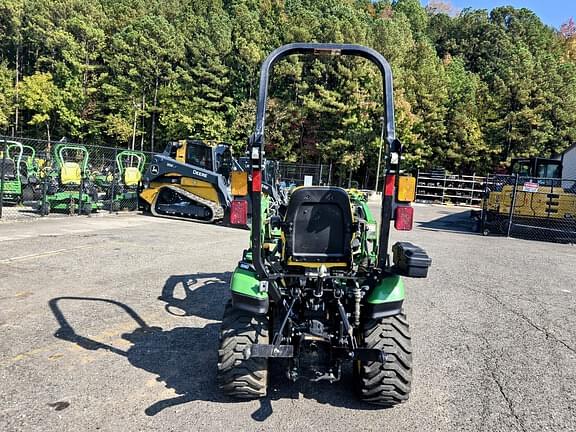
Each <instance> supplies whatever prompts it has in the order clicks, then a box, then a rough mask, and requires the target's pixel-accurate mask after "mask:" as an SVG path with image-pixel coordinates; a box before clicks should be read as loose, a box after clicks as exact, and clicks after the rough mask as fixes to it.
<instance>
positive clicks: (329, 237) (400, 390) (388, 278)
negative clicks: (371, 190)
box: [218, 43, 431, 407]
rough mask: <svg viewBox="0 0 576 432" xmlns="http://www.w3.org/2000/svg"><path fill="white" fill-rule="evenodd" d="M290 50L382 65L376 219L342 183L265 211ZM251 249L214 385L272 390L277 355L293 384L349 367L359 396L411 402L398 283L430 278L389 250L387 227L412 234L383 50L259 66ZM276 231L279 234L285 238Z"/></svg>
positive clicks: (326, 49)
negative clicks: (272, 122)
mask: <svg viewBox="0 0 576 432" xmlns="http://www.w3.org/2000/svg"><path fill="white" fill-rule="evenodd" d="M293 54H309V55H352V56H360V57H363V58H366V59H368V60H370V61H372V62H373V63H375V64H376V65H377V66H378V68H379V70H380V72H381V73H382V76H383V82H384V86H383V87H384V113H383V115H384V119H385V122H384V126H385V132H386V135H385V137H386V143H387V145H386V146H385V149H386V154H385V159H384V160H385V169H386V172H385V187H384V191H383V194H382V207H381V224H380V226H379V234H376V221H375V220H374V217H373V216H372V214H371V213H370V209H369V207H368V205H367V200H366V196H365V195H363V194H361V193H359V192H347V191H346V190H344V189H341V188H339V187H326V186H318V187H298V188H296V189H294V190H293V191H292V192H291V193H290V196H289V198H288V202H287V206H286V210H285V213H284V215H283V216H279V215H277V214H273V212H272V213H271V212H268V209H267V208H266V203H265V200H263V193H262V192H263V188H262V170H263V155H264V130H265V114H266V102H267V97H268V96H267V95H268V82H269V72H270V69H271V68H272V66H273V65H274V64H275V63H276V62H277V61H278V60H280V59H282V58H285V57H287V56H289V55H293ZM250 147H251V149H250V150H251V151H250V176H249V188H248V189H249V195H250V198H251V201H252V204H253V208H254V209H255V208H260V209H261V211H260V212H258V211H253V212H252V222H251V223H252V230H251V236H250V240H251V241H250V247H249V248H248V249H247V250H245V251H244V253H243V256H242V259H241V260H240V262H239V264H238V266H237V268H236V270H235V271H234V273H233V276H232V280H231V282H230V290H231V301H230V302H229V303H228V304H227V305H226V307H225V311H224V316H223V319H222V327H221V333H220V347H219V351H218V355H219V359H218V381H219V386H220V388H221V389H222V391H223V392H224V393H225V394H227V395H229V396H233V397H236V398H248V399H250V398H260V397H264V396H265V395H266V392H267V383H268V379H269V374H268V364H269V360H270V359H274V360H275V361H277V362H278V363H279V365H280V366H281V369H282V370H283V371H284V373H285V375H286V376H287V377H288V378H289V379H290V380H294V381H295V380H297V379H300V378H303V379H308V380H310V381H313V382H318V381H328V382H336V381H338V380H340V379H341V377H342V373H343V372H342V370H343V366H344V365H345V364H346V363H347V362H351V363H352V364H351V366H352V370H353V373H354V383H355V386H356V390H357V392H358V395H359V397H360V398H361V399H362V400H364V401H366V402H370V403H374V404H379V405H381V406H384V407H391V406H394V405H396V404H398V403H401V402H403V401H406V400H407V399H408V396H409V393H410V386H411V369H412V355H411V352H412V348H411V343H410V333H409V326H408V320H407V317H406V314H405V312H404V308H403V303H404V282H403V279H402V276H407V277H426V276H427V272H428V267H429V266H430V263H431V260H430V258H429V257H428V255H427V254H426V252H425V251H424V250H422V249H421V248H419V247H417V246H414V245H413V244H411V243H407V242H399V243H396V244H395V245H394V246H393V248H392V252H393V258H392V260H391V259H390V257H389V255H388V246H389V240H390V231H391V222H392V221H394V226H395V227H396V229H397V230H409V229H411V228H412V218H413V207H411V205H410V203H411V202H412V201H413V200H414V192H415V188H414V186H415V184H414V180H413V178H407V177H399V176H398V175H397V174H398V173H399V166H398V163H399V161H400V160H401V158H400V151H401V145H400V142H399V141H398V140H397V139H396V137H395V126H394V104H393V95H392V74H391V70H390V66H389V64H388V62H387V61H386V60H385V59H384V58H383V57H382V56H381V55H380V54H379V53H377V52H376V51H374V50H372V49H370V48H366V47H362V46H358V45H337V44H302V43H297V44H291V45H286V46H283V47H281V48H279V49H277V50H276V51H274V52H273V53H272V54H270V56H269V57H268V58H267V59H266V60H265V62H264V63H263V65H262V69H261V76H260V92H259V99H258V104H257V114H256V131H255V133H254V134H253V135H252V137H251V139H250ZM278 231H279V233H280V235H278Z"/></svg>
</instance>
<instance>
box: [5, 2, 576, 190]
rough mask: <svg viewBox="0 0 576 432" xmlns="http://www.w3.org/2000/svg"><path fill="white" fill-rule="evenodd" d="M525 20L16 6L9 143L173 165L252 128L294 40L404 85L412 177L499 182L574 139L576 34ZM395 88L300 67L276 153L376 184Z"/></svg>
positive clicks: (510, 13) (275, 112)
mask: <svg viewBox="0 0 576 432" xmlns="http://www.w3.org/2000/svg"><path fill="white" fill-rule="evenodd" d="M574 28H575V26H574V22H573V20H572V21H570V20H568V21H567V22H566V24H565V25H563V26H562V27H561V28H560V29H559V30H558V31H556V30H554V29H552V28H550V27H548V26H546V25H544V24H543V23H542V22H541V21H540V19H539V18H538V17H537V16H535V15H534V14H533V13H532V12H531V11H529V10H527V9H515V8H512V7H499V8H496V9H494V10H492V11H487V10H472V9H467V10H464V11H457V10H455V9H454V8H452V7H451V6H450V4H449V2H441V1H440V2H431V5H429V7H428V8H424V7H423V6H422V5H421V2H420V1H418V0H394V1H392V0H378V1H368V0H226V1H224V0H184V1H179V0H163V1H160V0H58V1H48V0H4V1H3V2H1V3H0V128H2V129H3V130H4V131H5V132H12V133H18V134H23V135H31V136H47V135H48V136H62V135H65V136H68V137H70V138H72V139H75V140H79V141H83V142H88V143H90V142H96V143H103V142H104V143H107V144H111V145H119V146H138V147H141V148H143V149H149V150H159V149H160V148H161V147H162V145H163V143H164V142H165V141H167V140H173V139H177V138H181V137H184V136H194V137H196V138H201V139H209V140H224V141H228V142H230V143H231V144H232V145H233V147H234V150H235V152H236V153H237V154H241V153H242V152H243V151H244V150H245V148H246V143H247V139H248V136H249V135H250V133H251V131H252V124H253V121H254V112H255V97H256V92H257V88H258V72H259V67H260V64H261V62H262V60H263V59H264V58H265V56H266V55H267V54H268V53H269V52H270V51H271V50H273V49H274V48H276V47H277V46H279V45H281V44H283V43H290V42H303V41H318V42H339V43H359V44H364V45H368V46H371V47H373V48H375V49H376V50H378V51H379V52H381V53H382V54H383V55H384V56H385V57H386V58H387V59H388V60H389V62H390V63H391V66H392V70H393V73H394V81H395V107H396V122H397V134H398V136H399V138H400V139H401V140H402V142H403V144H404V146H405V161H406V162H407V165H406V166H407V168H408V169H417V168H425V167H431V166H444V167H445V168H447V169H451V170H454V171H466V172H472V171H475V172H479V173H480V172H482V173H484V172H487V171H490V170H491V169H492V168H493V167H494V166H496V165H498V164H499V163H500V162H501V161H507V160H508V161H509V160H510V159H511V158H512V157H517V156H534V155H541V156H546V155H550V154H553V153H558V152H560V151H562V150H563V149H564V148H565V147H566V146H568V145H570V144H572V143H573V142H576V32H575V31H574ZM381 92H382V84H381V82H380V80H379V78H378V73H377V71H376V70H375V68H374V67H373V66H371V65H370V64H369V63H367V62H365V61H358V60H351V59H348V58H316V59H314V60H312V59H310V58H291V59H288V60H285V61H282V62H280V63H279V64H277V65H276V67H275V70H274V75H273V77H272V81H271V100H270V103H269V115H268V129H267V136H266V139H267V141H266V142H267V154H268V156H272V157H276V158H278V159H283V160H291V161H301V162H310V163H317V162H323V163H330V162H332V163H333V164H334V166H338V167H339V169H340V171H341V172H340V177H341V178H340V180H341V181H342V182H343V183H346V182H347V181H350V180H351V179H352V178H356V179H357V180H362V181H369V180H370V179H372V180H373V179H374V177H375V170H376V165H377V154H378V148H379V137H380V125H381V123H380V117H381V100H380V99H381Z"/></svg>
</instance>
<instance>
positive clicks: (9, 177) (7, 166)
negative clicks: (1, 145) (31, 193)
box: [0, 141, 24, 204]
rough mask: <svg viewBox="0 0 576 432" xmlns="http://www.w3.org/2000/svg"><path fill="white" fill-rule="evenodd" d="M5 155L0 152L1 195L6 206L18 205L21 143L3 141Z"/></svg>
mask: <svg viewBox="0 0 576 432" xmlns="http://www.w3.org/2000/svg"><path fill="white" fill-rule="evenodd" d="M4 142H5V144H6V147H5V148H6V154H2V152H0V164H1V166H0V174H2V175H3V177H2V179H1V181H2V195H3V198H2V200H3V202H4V203H6V204H19V203H20V202H22V176H21V171H20V169H21V164H22V157H23V153H24V148H23V146H22V143H20V142H18V141H4Z"/></svg>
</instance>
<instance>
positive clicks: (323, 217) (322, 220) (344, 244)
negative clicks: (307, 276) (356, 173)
mask: <svg viewBox="0 0 576 432" xmlns="http://www.w3.org/2000/svg"><path fill="white" fill-rule="evenodd" d="M352 225H353V219H352V208H351V206H350V198H349V197H348V194H347V193H346V191H345V190H344V189H342V188H339V187H300V188H297V189H295V190H294V191H293V192H292V195H291V196H290V201H289V203H288V208H287V209H286V216H285V218H284V224H283V230H284V237H285V245H284V255H283V257H284V261H285V262H286V264H287V265H294V266H302V267H319V266H320V265H324V266H326V267H349V266H350V264H351V262H352V247H351V243H352V234H353V226H352Z"/></svg>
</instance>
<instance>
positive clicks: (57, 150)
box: [37, 143, 99, 214]
mask: <svg viewBox="0 0 576 432" xmlns="http://www.w3.org/2000/svg"><path fill="white" fill-rule="evenodd" d="M88 160H89V153H88V149H87V148H86V147H84V146H81V145H76V144H67V143H61V144H58V145H56V146H55V147H54V154H53V161H52V162H53V165H52V171H51V173H50V174H49V175H48V177H49V178H50V183H49V185H48V187H47V191H46V193H47V195H46V199H45V200H39V201H38V203H37V208H38V210H40V211H41V212H42V213H43V214H48V213H50V212H52V211H58V212H66V213H70V214H74V213H82V214H90V213H92V212H93V211H96V210H98V206H99V204H98V193H97V191H96V188H95V187H94V185H93V184H92V183H91V181H90V179H89V175H88V174H89V173H88Z"/></svg>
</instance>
